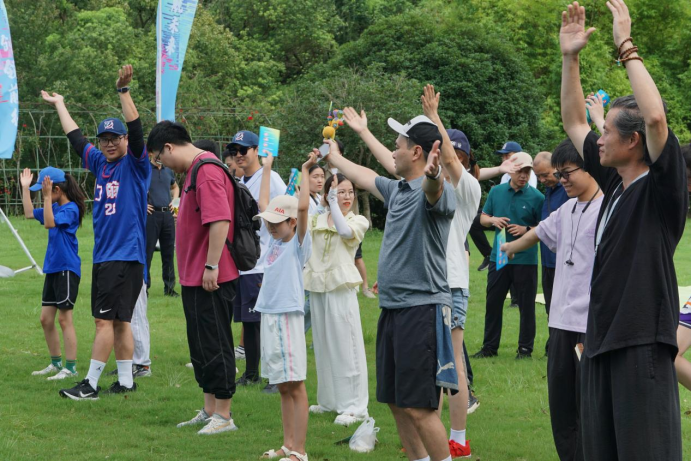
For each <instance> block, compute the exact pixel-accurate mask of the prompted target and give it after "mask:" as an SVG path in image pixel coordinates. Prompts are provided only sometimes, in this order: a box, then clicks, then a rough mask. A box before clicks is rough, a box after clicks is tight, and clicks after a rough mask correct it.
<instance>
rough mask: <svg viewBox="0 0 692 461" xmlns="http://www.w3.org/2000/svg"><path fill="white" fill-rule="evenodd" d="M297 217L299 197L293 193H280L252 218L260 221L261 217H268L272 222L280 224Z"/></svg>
mask: <svg viewBox="0 0 692 461" xmlns="http://www.w3.org/2000/svg"><path fill="white" fill-rule="evenodd" d="M297 217H298V199H297V198H295V197H293V196H292V195H279V196H278V197H274V198H273V199H272V200H271V202H269V205H267V209H266V210H264V211H263V212H262V213H260V214H258V215H256V216H254V217H253V218H252V220H253V221H259V220H260V219H266V220H267V221H269V222H270V223H273V224H278V223H280V222H283V221H286V220H287V219H289V218H297Z"/></svg>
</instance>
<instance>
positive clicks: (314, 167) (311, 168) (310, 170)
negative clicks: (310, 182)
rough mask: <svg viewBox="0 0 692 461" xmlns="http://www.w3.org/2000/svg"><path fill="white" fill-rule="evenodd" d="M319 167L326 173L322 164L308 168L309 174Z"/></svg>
mask: <svg viewBox="0 0 692 461" xmlns="http://www.w3.org/2000/svg"><path fill="white" fill-rule="evenodd" d="M318 168H319V169H320V170H322V172H323V173H324V168H322V165H313V166H311V167H310V169H309V170H308V175H311V174H312V172H313V171H315V170H316V169H318Z"/></svg>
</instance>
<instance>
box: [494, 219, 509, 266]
mask: <svg viewBox="0 0 692 461" xmlns="http://www.w3.org/2000/svg"><path fill="white" fill-rule="evenodd" d="M505 243H507V234H506V232H505V230H504V229H502V230H501V231H500V232H498V234H497V246H496V247H495V248H497V260H496V261H495V264H496V267H495V269H497V270H500V269H502V268H503V267H505V266H506V265H507V262H508V261H509V259H508V258H507V253H505V252H504V251H502V250H500V248H502V245H504V244H505Z"/></svg>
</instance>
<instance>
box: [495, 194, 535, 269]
mask: <svg viewBox="0 0 692 461" xmlns="http://www.w3.org/2000/svg"><path fill="white" fill-rule="evenodd" d="M509 184H510V183H505V184H500V185H499V186H495V187H493V188H492V189H490V193H489V194H488V199H487V200H486V201H485V206H484V207H483V213H484V214H486V215H488V216H497V217H499V218H509V223H510V224H519V225H520V226H531V227H535V226H537V225H538V223H539V222H540V221H541V211H542V209H543V200H544V198H545V197H543V194H542V193H541V192H540V191H539V190H538V189H536V188H535V187H531V186H530V185H529V184H528V183H527V184H526V186H524V188H523V189H520V190H518V191H515V190H514V189H512V187H511V186H510V185H509ZM499 233H500V230H499V229H497V228H495V238H494V240H493V252H492V253H491V254H490V260H491V261H493V262H495V261H496V260H497V235H498V234H499ZM505 233H506V234H507V241H508V242H511V241H513V240H517V239H516V238H515V237H513V236H512V234H510V233H509V232H507V231H506V230H505ZM509 264H538V245H534V246H532V247H531V248H529V249H528V250H526V251H522V252H521V253H517V254H516V255H514V259H512V260H510V261H509Z"/></svg>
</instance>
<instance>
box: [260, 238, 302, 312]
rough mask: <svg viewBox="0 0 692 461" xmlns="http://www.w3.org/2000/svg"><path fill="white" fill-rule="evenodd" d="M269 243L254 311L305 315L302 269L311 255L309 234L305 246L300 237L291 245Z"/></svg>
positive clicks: (272, 240) (287, 243)
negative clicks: (262, 279)
mask: <svg viewBox="0 0 692 461" xmlns="http://www.w3.org/2000/svg"><path fill="white" fill-rule="evenodd" d="M270 240H271V242H270V244H269V247H268V249H267V256H266V258H265V260H264V282H263V283H262V288H260V292H259V295H258V296H257V303H256V304H255V310H256V311H257V312H262V313H263V314H285V313H287V312H300V313H301V314H304V313H305V311H304V310H303V306H304V305H305V291H303V267H304V266H305V263H306V262H307V260H308V258H309V257H310V253H311V252H312V239H311V238H310V232H306V233H305V237H303V244H302V245H300V244H299V243H298V235H297V234H296V235H294V236H293V238H292V239H291V240H290V241H288V242H284V241H283V240H276V239H273V238H270Z"/></svg>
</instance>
